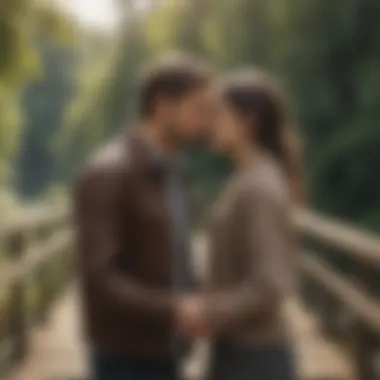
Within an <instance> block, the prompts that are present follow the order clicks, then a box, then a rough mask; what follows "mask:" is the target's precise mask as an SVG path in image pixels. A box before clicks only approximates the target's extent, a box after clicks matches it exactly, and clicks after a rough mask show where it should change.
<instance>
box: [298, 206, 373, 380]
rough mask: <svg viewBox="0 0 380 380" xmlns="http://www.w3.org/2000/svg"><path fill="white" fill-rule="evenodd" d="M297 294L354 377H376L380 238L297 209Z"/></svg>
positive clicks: (369, 378) (361, 379)
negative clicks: (300, 248)
mask: <svg viewBox="0 0 380 380" xmlns="http://www.w3.org/2000/svg"><path fill="white" fill-rule="evenodd" d="M296 225H297V227H298V229H299V231H300V233H301V236H302V239H303V242H304V248H305V254H304V255H303V259H302V271H301V273H302V281H301V291H302V296H303V300H304V302H305V304H306V305H307V306H308V307H309V308H310V309H311V311H312V312H313V313H314V314H315V315H316V316H317V317H318V318H319V321H320V324H321V327H322V329H323V330H324V331H325V332H326V334H328V335H329V336H330V337H333V338H335V339H336V340H337V341H338V342H340V343H342V346H343V347H345V348H346V349H347V353H348V355H352V356H351V357H352V360H353V363H354V366H355V370H356V377H355V378H356V379H358V380H372V379H377V378H378V377H376V376H379V373H376V371H378V370H379V368H378V363H377V354H378V349H379V337H380V302H379V299H380V298H379V295H380V237H379V236H375V235H371V234H369V233H367V232H363V231H360V230H358V229H355V228H352V227H349V226H346V225H344V224H342V223H340V222H337V221H335V220H331V219H329V218H325V217H322V216H319V215H317V214H314V213H310V212H307V211H301V212H299V213H298V214H297V216H296Z"/></svg>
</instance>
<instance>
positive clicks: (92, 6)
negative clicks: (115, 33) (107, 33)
mask: <svg viewBox="0 0 380 380" xmlns="http://www.w3.org/2000/svg"><path fill="white" fill-rule="evenodd" d="M56 1H57V3H58V4H59V5H60V6H61V7H62V8H63V9H65V10H66V11H68V12H69V13H71V14H73V15H74V16H75V17H76V18H77V19H78V20H79V21H80V22H81V23H82V24H84V25H88V26H92V27H98V28H102V29H112V28H113V27H114V26H115V25H116V23H117V20H118V16H117V11H116V7H115V5H114V4H115V0H56Z"/></svg>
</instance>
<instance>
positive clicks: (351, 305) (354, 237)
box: [0, 210, 380, 380]
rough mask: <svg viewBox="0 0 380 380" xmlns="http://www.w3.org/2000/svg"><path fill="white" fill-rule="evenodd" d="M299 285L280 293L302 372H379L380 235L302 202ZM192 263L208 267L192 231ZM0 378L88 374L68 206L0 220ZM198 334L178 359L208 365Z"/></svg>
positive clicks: (76, 379)
mask: <svg viewBox="0 0 380 380" xmlns="http://www.w3.org/2000/svg"><path fill="white" fill-rule="evenodd" d="M295 223H296V225H297V227H298V229H299V232H300V235H301V238H302V242H303V248H304V249H303V256H302V265H301V281H300V284H299V292H298V294H297V295H295V297H294V299H292V300H289V316H290V320H291V322H292V324H293V327H294V335H295V339H296V342H297V355H298V359H299V374H300V379H303V380H373V379H379V378H380V377H378V376H379V374H380V368H379V367H378V358H377V354H378V348H379V345H378V343H379V341H378V338H379V336H380V304H379V302H377V299H378V296H379V294H380V276H379V269H380V237H377V236H373V235H370V234H368V233H365V232H362V231H359V230H357V229H353V228H351V227H348V226H345V225H342V224H340V223H337V222H335V221H332V220H330V219H328V218H325V217H321V216H318V215H315V214H312V213H310V212H307V211H301V212H299V213H298V214H297V216H296V217H295ZM194 252H195V258H194V264H195V265H196V268H197V270H198V272H199V273H200V275H202V273H203V272H204V271H205V268H206V267H207V256H206V253H205V252H206V250H205V243H204V241H203V239H202V236H201V235H197V237H196V238H195V239H194ZM0 253H1V256H0V257H1V260H2V261H1V262H0V270H1V276H0V297H1V298H0V379H12V380H85V379H89V374H88V369H87V358H86V348H85V344H84V343H83V341H82V339H81V333H80V328H79V325H80V316H79V312H78V303H77V291H76V286H75V278H74V277H75V276H74V273H75V265H74V262H75V261H74V259H75V254H74V253H75V250H74V243H73V237H72V228H71V226H70V220H69V216H68V213H67V212H65V211H61V210H41V211H34V212H29V213H27V214H26V215H25V216H24V217H23V218H22V219H18V220H14V221H9V222H7V223H6V224H5V225H2V226H1V228H0ZM206 353H207V343H204V342H200V343H199V347H198V348H197V349H196V350H195V352H194V355H193V357H192V358H191V360H190V361H189V363H188V365H187V367H186V368H185V370H186V371H188V375H189V377H190V378H196V377H197V376H198V375H199V373H200V372H201V370H202V367H204V366H206V365H207V354H206Z"/></svg>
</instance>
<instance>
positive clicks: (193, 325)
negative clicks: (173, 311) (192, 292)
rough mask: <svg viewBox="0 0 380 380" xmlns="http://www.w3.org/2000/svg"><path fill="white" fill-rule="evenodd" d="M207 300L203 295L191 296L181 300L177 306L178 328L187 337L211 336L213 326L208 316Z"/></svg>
mask: <svg viewBox="0 0 380 380" xmlns="http://www.w3.org/2000/svg"><path fill="white" fill-rule="evenodd" d="M206 312H207V311H206V300H205V299H204V298H203V297H201V296H189V297H186V298H184V299H182V300H180V301H179V303H178V308H177V324H178V329H179V331H180V333H181V334H182V335H184V336H185V337H186V338H191V339H196V338H198V339H199V338H209V337H210V336H211V326H210V325H209V321H208V320H207V318H206Z"/></svg>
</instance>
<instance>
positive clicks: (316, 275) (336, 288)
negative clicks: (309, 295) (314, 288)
mask: <svg viewBox="0 0 380 380" xmlns="http://www.w3.org/2000/svg"><path fill="white" fill-rule="evenodd" d="M302 269H303V272H304V273H305V274H306V276H309V277H311V278H312V279H313V280H315V281H316V282H318V284H320V285H321V286H323V287H324V288H326V289H327V290H328V291H329V293H331V294H333V295H334V296H335V297H336V298H337V299H338V300H340V302H342V303H343V304H345V305H346V306H347V307H348V308H349V309H350V310H351V311H352V312H353V313H354V314H355V315H356V317H357V318H358V319H359V320H361V321H362V322H364V323H365V324H366V325H368V326H370V327H371V328H372V329H373V330H374V331H377V332H380V305H379V304H378V302H377V301H376V300H375V299H373V298H371V297H369V296H367V295H366V294H365V293H363V292H361V291H360V289H358V287H357V285H354V284H351V283H350V282H349V281H348V280H345V279H343V278H342V277H340V276H339V275H337V274H336V273H334V271H333V270H332V269H330V268H329V266H328V265H327V264H325V263H324V262H323V261H322V260H318V259H315V258H312V257H307V256H305V257H303V260H302Z"/></svg>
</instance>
